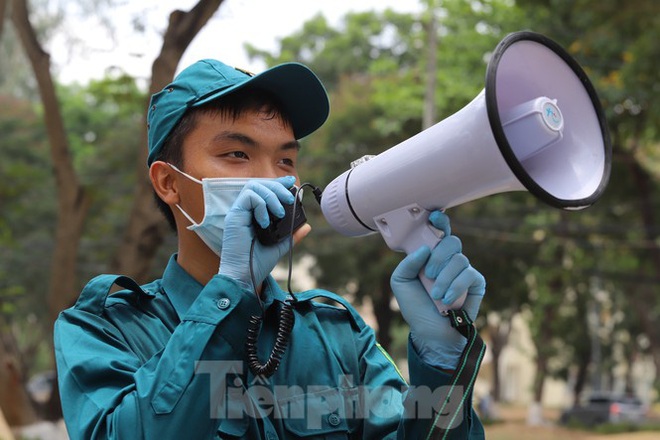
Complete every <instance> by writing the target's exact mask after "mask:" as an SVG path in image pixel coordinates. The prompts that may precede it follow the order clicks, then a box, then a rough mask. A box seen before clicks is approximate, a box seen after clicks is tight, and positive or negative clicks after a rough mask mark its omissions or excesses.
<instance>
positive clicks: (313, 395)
mask: <svg viewBox="0 0 660 440" xmlns="http://www.w3.org/2000/svg"><path fill="white" fill-rule="evenodd" d="M358 390H359V389H358V387H352V388H331V387H318V390H314V389H313V387H310V388H309V390H308V391H310V392H308V393H306V394H298V395H295V396H290V397H286V398H284V399H280V400H278V406H279V410H280V412H281V414H282V418H283V423H284V428H285V429H286V431H287V438H301V439H306V440H307V439H309V440H311V439H347V438H349V435H350V434H351V433H352V432H354V431H355V430H356V429H357V421H359V420H360V418H361V416H360V413H361V411H362V406H361V404H360V396H359V392H358Z"/></svg>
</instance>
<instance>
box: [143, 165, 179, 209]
mask: <svg viewBox="0 0 660 440" xmlns="http://www.w3.org/2000/svg"><path fill="white" fill-rule="evenodd" d="M174 173H175V171H174V169H172V167H171V166H170V165H169V164H167V163H166V162H163V161H160V160H157V161H155V162H154V163H152V164H151V166H150V167H149V178H150V179H151V185H152V186H153V187H154V191H156V194H158V197H160V198H161V200H162V201H163V202H165V203H167V204H168V205H176V204H177V203H179V202H180V200H179V188H178V184H177V179H176V177H175V175H174Z"/></svg>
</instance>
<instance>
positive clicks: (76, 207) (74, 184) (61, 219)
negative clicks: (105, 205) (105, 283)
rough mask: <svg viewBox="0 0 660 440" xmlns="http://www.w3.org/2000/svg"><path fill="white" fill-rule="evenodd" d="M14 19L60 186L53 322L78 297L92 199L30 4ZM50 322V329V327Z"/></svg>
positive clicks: (20, 1) (15, 11) (15, 9)
mask: <svg viewBox="0 0 660 440" xmlns="http://www.w3.org/2000/svg"><path fill="white" fill-rule="evenodd" d="M11 19H12V22H13V24H14V26H15V27H16V31H17V34H18V36H19V39H20V41H21V44H22V46H23V49H24V50H25V53H26V54H27V56H28V58H29V60H30V64H31V66H32V70H33V72H34V76H35V79H36V81H37V85H38V87H39V94H40V96H41V102H42V105H43V113H44V120H45V124H46V132H47V134H48V141H49V143H50V151H51V159H52V162H53V170H54V173H55V182H56V185H57V199H58V208H57V227H56V231H55V249H54V252H53V257H52V258H53V259H52V264H51V275H50V285H49V292H48V308H49V315H50V318H51V319H50V322H53V321H54V320H55V318H56V317H57V314H58V313H59V312H60V311H61V310H62V309H64V308H66V307H68V306H70V305H71V303H72V302H73V301H74V299H75V298H76V297H77V296H78V288H77V287H78V286H76V262H77V259H78V244H79V242H80V237H81V235H82V229H83V223H84V221H85V217H86V215H87V208H88V207H89V198H88V196H87V193H86V192H85V190H84V188H83V187H82V186H81V185H80V183H79V181H78V177H77V176H76V172H75V170H74V168H73V163H72V160H71V154H70V151H69V141H68V138H67V135H66V130H65V127H64V120H63V118H62V113H61V111H60V104H59V101H58V99H57V95H56V93H55V86H54V84H53V78H52V76H51V72H50V55H49V54H48V53H47V52H45V51H44V50H43V48H42V47H41V45H40V44H39V41H38V40H37V36H36V33H35V31H34V28H33V27H32V24H31V23H30V20H29V13H28V7H27V1H26V0H16V1H14V2H12V8H11ZM50 322H49V323H48V326H49V327H50Z"/></svg>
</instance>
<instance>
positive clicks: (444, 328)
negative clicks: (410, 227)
mask: <svg viewBox="0 0 660 440" xmlns="http://www.w3.org/2000/svg"><path fill="white" fill-rule="evenodd" d="M429 221H430V222H431V224H432V225H433V226H434V227H436V228H437V229H440V230H442V231H443V232H444V234H445V235H444V238H443V239H442V240H441V241H440V243H438V245H436V246H435V248H434V249H432V250H431V249H429V247H428V246H422V247H421V248H419V249H418V250H417V251H415V252H413V253H411V254H410V255H408V256H406V258H404V259H403V261H401V263H400V264H399V265H398V266H397V268H396V269H395V270H394V272H393V274H392V278H391V286H392V291H393V292H394V296H395V298H396V300H397V302H398V303H399V308H400V309H401V314H402V315H403V318H404V319H405V320H406V322H407V323H408V324H409V326H410V338H411V340H412V343H413V346H414V347H415V349H416V350H417V352H418V353H419V355H420V357H421V358H422V359H423V360H424V362H426V363H427V364H429V365H433V366H436V367H439V368H441V369H445V370H453V369H455V368H456V366H457V364H458V361H459V359H460V357H461V354H462V352H463V349H464V348H465V345H466V342H467V339H465V337H464V336H463V335H461V334H460V333H459V332H458V331H457V330H456V329H454V328H453V327H452V326H451V324H450V322H449V318H448V317H446V316H443V315H442V314H441V313H440V312H439V311H438V309H437V308H436V306H435V304H434V302H433V300H441V301H442V302H443V304H445V305H450V304H452V303H454V302H455V301H456V300H457V299H458V298H459V297H461V296H462V295H463V294H464V293H465V292H466V291H467V297H466V299H465V302H464V303H463V306H462V308H463V310H465V311H466V312H467V313H468V315H469V316H470V318H471V319H472V320H473V321H474V320H475V319H476V317H477V313H478V312H479V306H480V305H481V300H482V299H483V296H484V294H485V291H486V280H485V279H484V277H483V275H481V273H479V272H478V271H477V270H476V269H474V268H473V267H472V266H471V265H470V262H469V261H468V259H467V258H466V257H465V255H463V254H462V244H461V241H460V240H459V239H458V238H457V237H456V236H454V235H451V227H450V224H449V218H448V217H447V215H445V214H444V213H442V212H440V211H434V212H432V213H431V215H430V216H429ZM422 269H424V274H425V275H426V276H427V277H428V278H430V279H432V280H434V284H433V288H432V289H431V295H429V293H428V292H427V291H426V289H425V288H424V286H423V285H422V283H421V281H420V279H419V277H418V275H419V273H420V272H421V270H422Z"/></svg>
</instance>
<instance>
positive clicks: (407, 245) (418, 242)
mask: <svg viewBox="0 0 660 440" xmlns="http://www.w3.org/2000/svg"><path fill="white" fill-rule="evenodd" d="M430 214H431V212H430V211H428V210H426V209H424V208H422V207H421V206H419V205H418V204H416V203H415V204H412V205H407V206H404V207H402V208H398V209H395V210H393V211H390V212H387V213H385V214H382V215H379V216H377V217H374V221H375V223H376V226H377V227H378V230H379V231H380V233H381V235H382V236H383V239H384V240H385V243H387V246H388V247H389V248H390V249H392V250H393V251H398V252H405V253H406V254H411V253H413V252H415V251H416V250H417V249H419V248H420V247H421V246H423V245H426V246H428V247H429V248H431V249H433V248H435V247H436V246H437V244H438V243H440V241H441V240H442V238H443V236H444V232H442V231H441V230H439V229H436V228H435V227H434V226H433V225H432V224H431V222H430V221H429V215H430ZM419 279H420V281H421V282H422V285H423V286H424V288H425V289H426V291H427V292H428V293H429V294H430V293H431V289H432V288H433V282H434V281H433V280H432V279H430V278H428V277H427V276H426V275H424V273H423V272H421V273H420V274H419ZM466 296H467V292H465V293H464V294H463V295H461V296H460V297H459V299H457V300H456V301H455V302H454V303H453V304H450V305H446V304H443V303H442V301H434V303H435V306H436V307H437V308H438V311H439V312H440V313H442V314H446V313H447V310H458V309H460V308H461V307H462V306H463V302H464V301H465V298H466Z"/></svg>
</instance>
